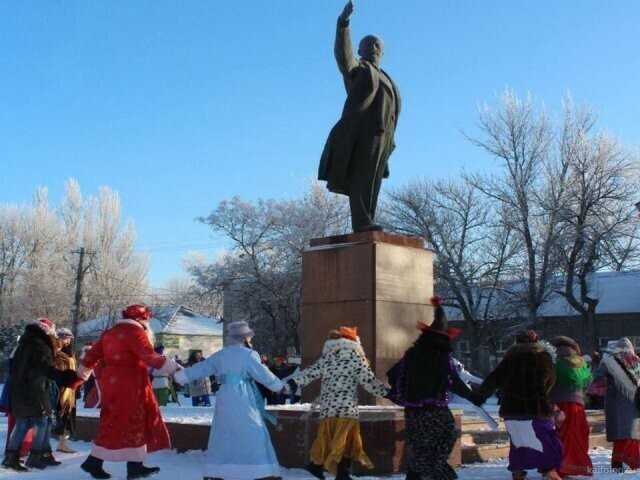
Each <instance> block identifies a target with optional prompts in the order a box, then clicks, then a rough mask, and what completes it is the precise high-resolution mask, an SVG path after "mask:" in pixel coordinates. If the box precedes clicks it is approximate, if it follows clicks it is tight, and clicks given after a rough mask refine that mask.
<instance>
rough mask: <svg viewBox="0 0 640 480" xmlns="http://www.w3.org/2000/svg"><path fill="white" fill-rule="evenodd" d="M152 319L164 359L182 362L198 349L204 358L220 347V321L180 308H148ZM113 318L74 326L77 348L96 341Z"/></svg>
mask: <svg viewBox="0 0 640 480" xmlns="http://www.w3.org/2000/svg"><path fill="white" fill-rule="evenodd" d="M151 310H152V312H153V318H152V319H151V320H150V322H149V325H150V326H151V329H152V330H153V333H154V335H155V338H156V341H155V343H156V345H160V344H162V345H164V347H165V351H164V354H165V356H167V357H168V358H174V357H175V356H176V355H177V356H178V358H179V359H180V360H183V361H186V360H187V357H188V356H189V351H191V350H201V351H202V355H203V356H204V357H207V356H209V355H211V354H212V353H213V352H216V351H218V350H220V349H221V348H222V331H223V323H222V321H221V319H219V318H215V317H210V316H208V315H204V314H202V313H198V312H196V311H194V310H191V309H189V308H187V307H184V306H177V305H166V306H152V307H151ZM114 321H115V318H113V317H109V316H108V315H104V316H102V317H98V318H94V319H92V320H87V321H86V322H82V323H81V324H80V325H79V326H78V342H77V343H78V347H80V346H81V345H83V344H85V343H86V342H87V341H89V340H92V341H96V340H97V339H98V337H100V334H101V333H102V332H103V331H105V330H106V329H107V328H110V327H112V326H113V324H114Z"/></svg>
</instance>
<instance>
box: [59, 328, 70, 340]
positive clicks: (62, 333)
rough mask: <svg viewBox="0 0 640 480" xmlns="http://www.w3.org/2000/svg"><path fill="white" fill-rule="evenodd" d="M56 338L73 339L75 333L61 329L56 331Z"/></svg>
mask: <svg viewBox="0 0 640 480" xmlns="http://www.w3.org/2000/svg"><path fill="white" fill-rule="evenodd" d="M56 336H57V337H58V338H73V333H71V330H69V329H68V328H64V327H60V328H58V329H57V330H56Z"/></svg>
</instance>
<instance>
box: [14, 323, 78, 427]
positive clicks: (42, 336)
mask: <svg viewBox="0 0 640 480" xmlns="http://www.w3.org/2000/svg"><path fill="white" fill-rule="evenodd" d="M54 348H55V347H54V345H53V341H52V338H51V337H49V336H48V335H47V334H46V333H45V332H44V331H43V330H42V329H41V328H40V327H38V326H37V325H27V326H26V328H25V332H24V335H22V337H20V342H19V343H18V348H17V349H16V352H15V354H14V356H13V361H12V363H11V410H12V413H13V414H14V415H15V416H17V417H32V416H33V417H39V416H43V415H50V414H51V413H52V412H53V411H54V409H55V405H51V400H50V399H49V388H50V387H51V382H52V381H55V382H57V383H59V384H60V385H70V384H71V383H73V381H74V380H75V379H76V374H75V372H74V371H73V370H64V371H63V370H58V369H56V368H55V364H54V351H55V350H54Z"/></svg>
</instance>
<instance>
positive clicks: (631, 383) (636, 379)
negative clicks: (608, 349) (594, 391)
mask: <svg viewBox="0 0 640 480" xmlns="http://www.w3.org/2000/svg"><path fill="white" fill-rule="evenodd" d="M602 362H603V363H604V364H605V365H606V366H607V370H608V371H609V374H610V375H611V376H612V377H613V380H614V382H615V385H616V387H617V388H618V390H620V392H621V393H622V394H623V395H624V396H625V397H627V398H628V399H629V400H631V401H635V398H636V392H637V390H638V387H639V386H640V358H638V356H637V355H636V354H635V352H634V351H633V350H626V349H625V350H619V351H615V352H614V353H613V355H611V356H610V357H607V358H605V359H604V360H602Z"/></svg>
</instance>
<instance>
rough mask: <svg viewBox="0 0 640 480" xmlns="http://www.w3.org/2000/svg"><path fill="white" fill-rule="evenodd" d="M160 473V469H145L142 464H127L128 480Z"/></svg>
mask: <svg viewBox="0 0 640 480" xmlns="http://www.w3.org/2000/svg"><path fill="white" fill-rule="evenodd" d="M159 471H160V467H145V466H144V465H143V464H142V462H127V480H134V479H135V478H144V477H148V476H149V475H153V474H154V473H158V472H159Z"/></svg>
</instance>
